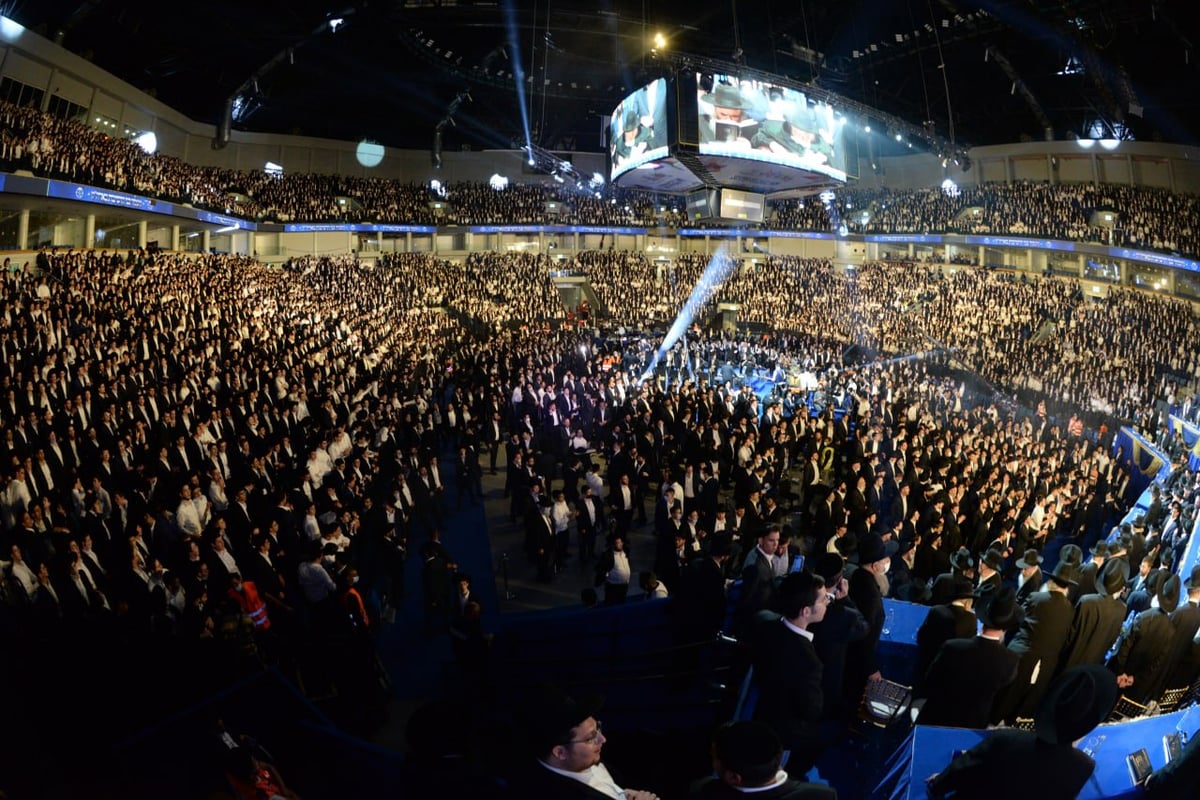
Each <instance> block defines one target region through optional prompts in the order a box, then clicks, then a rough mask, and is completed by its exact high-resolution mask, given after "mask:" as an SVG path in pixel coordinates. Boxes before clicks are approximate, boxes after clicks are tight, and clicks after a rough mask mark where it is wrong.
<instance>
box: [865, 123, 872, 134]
mask: <svg viewBox="0 0 1200 800" xmlns="http://www.w3.org/2000/svg"><path fill="white" fill-rule="evenodd" d="M870 132H871V126H870V125H863V133H870Z"/></svg>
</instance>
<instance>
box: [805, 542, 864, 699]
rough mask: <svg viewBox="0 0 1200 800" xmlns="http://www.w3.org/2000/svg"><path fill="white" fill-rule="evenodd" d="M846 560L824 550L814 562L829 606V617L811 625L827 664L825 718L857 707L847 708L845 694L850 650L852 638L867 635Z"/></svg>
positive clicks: (827, 611) (821, 655)
mask: <svg viewBox="0 0 1200 800" xmlns="http://www.w3.org/2000/svg"><path fill="white" fill-rule="evenodd" d="M844 569H845V563H844V562H843V561H842V557H841V556H839V555H838V554H837V553H822V554H821V555H820V556H819V557H818V558H817V560H816V563H815V564H814V566H813V571H814V572H816V574H817V576H818V577H820V578H822V579H823V580H824V581H825V591H826V592H827V593H828V594H829V606H828V608H826V609H825V618H824V619H823V620H821V621H820V622H819V623H816V624H815V625H813V626H812V627H811V630H812V632H813V646H814V647H815V648H816V650H817V655H818V656H819V657H820V659H821V664H822V665H823V667H824V676H823V678H822V686H823V687H824V691H825V718H826V719H839V718H843V717H845V716H846V715H847V713H853V712H854V711H856V710H857V709H855V708H847V707H846V704H845V702H844V699H843V697H842V687H843V686H844V684H845V680H846V650H847V648H848V647H849V645H850V643H851V642H855V641H858V640H860V639H862V638H863V637H865V636H866V635H867V621H866V620H865V619H863V615H862V614H861V613H860V612H859V610H858V609H857V608H856V607H855V605H854V603H852V602H850V598H849V597H848V596H847V595H848V593H849V590H850V587H849V585H848V583H847V581H846V578H845V577H844V574H843V573H844Z"/></svg>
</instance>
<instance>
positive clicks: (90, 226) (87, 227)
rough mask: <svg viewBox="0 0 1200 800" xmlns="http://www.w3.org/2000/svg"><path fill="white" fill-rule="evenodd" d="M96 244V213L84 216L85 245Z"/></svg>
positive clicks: (91, 245) (88, 246)
mask: <svg viewBox="0 0 1200 800" xmlns="http://www.w3.org/2000/svg"><path fill="white" fill-rule="evenodd" d="M95 245H96V215H95V214H88V215H87V216H86V217H84V218H83V247H84V248H91V247H94V246H95Z"/></svg>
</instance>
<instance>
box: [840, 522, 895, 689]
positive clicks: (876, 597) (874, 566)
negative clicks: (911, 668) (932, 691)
mask: <svg viewBox="0 0 1200 800" xmlns="http://www.w3.org/2000/svg"><path fill="white" fill-rule="evenodd" d="M891 567H892V559H891V557H890V556H888V554H887V548H886V547H885V546H884V543H883V540H882V539H881V538H880V537H879V534H876V533H870V534H867V536H866V537H864V538H863V540H862V541H861V542H859V544H858V569H856V570H855V571H854V572H853V574H851V575H850V594H849V596H850V602H852V603H854V605H855V606H856V607H857V608H858V610H859V612H861V613H862V615H863V619H865V620H866V621H867V635H866V636H864V637H863V638H861V639H858V640H856V641H854V642H851V643H850V646H849V648H848V649H847V651H846V656H847V660H846V693H847V694H846V700H847V702H848V704H849V705H850V707H851V708H854V709H857V708H858V701H859V700H860V699H861V698H862V693H863V689H864V688H865V687H866V685H867V681H877V680H881V679H882V677H883V676H882V675H881V674H880V672H879V664H878V650H879V636H880V634H881V633H882V632H883V622H884V619H885V617H886V615H885V614H884V611H883V598H884V595H886V594H887V592H888V578H887V574H888V571H889V570H890V569H891Z"/></svg>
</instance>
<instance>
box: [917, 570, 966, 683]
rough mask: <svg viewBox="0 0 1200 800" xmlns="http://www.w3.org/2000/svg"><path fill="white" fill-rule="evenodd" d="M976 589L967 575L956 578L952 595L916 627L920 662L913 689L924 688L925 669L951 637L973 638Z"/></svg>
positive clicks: (918, 661)
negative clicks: (948, 600) (973, 608)
mask: <svg viewBox="0 0 1200 800" xmlns="http://www.w3.org/2000/svg"><path fill="white" fill-rule="evenodd" d="M974 602H975V590H974V587H972V586H971V582H970V581H969V580H967V579H966V578H956V579H955V582H954V586H953V597H952V599H951V600H950V602H948V603H944V604H942V605H940V606H934V607H933V608H931V609H929V613H928V614H927V615H926V616H925V621H924V622H922V623H921V627H920V628H919V629H918V630H917V662H916V665H915V667H914V668H913V691H915V692H921V691H922V688H923V686H924V683H925V673H927V672H928V671H929V665H930V664H932V663H933V659H934V658H936V657H937V654H938V651H939V650H941V649H942V645H943V644H945V643H946V642H948V641H950V640H951V639H972V638H974V637H975V633H976V631H977V630H978V624H977V623H978V620H977V619H976V617H975V614H974V613H973V611H972V606H973V605H974Z"/></svg>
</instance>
